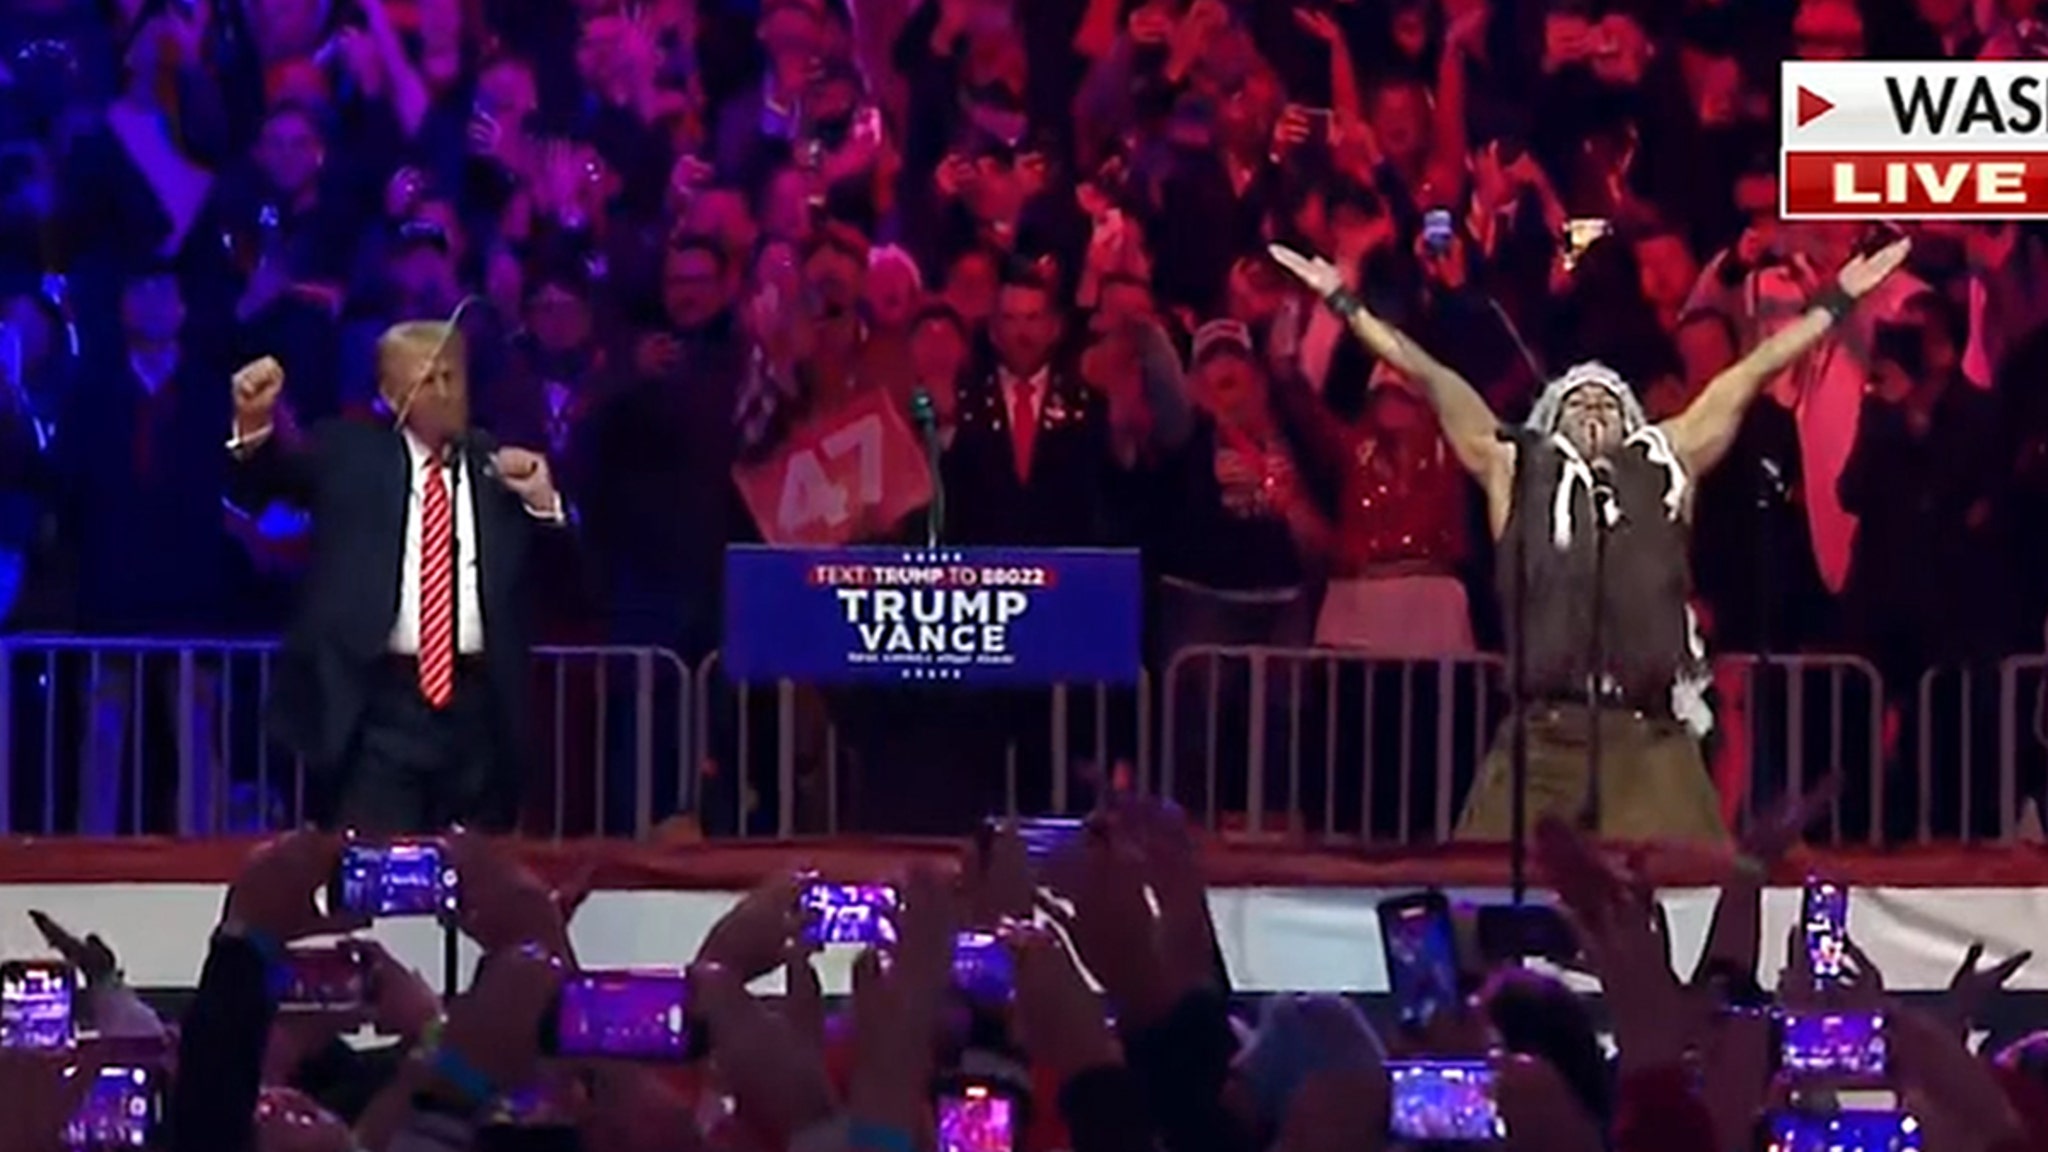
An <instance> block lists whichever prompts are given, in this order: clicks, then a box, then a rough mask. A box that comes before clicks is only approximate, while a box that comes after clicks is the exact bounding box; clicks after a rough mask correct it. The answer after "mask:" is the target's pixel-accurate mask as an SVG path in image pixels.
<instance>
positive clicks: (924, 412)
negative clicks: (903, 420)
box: [910, 388, 939, 434]
mask: <svg viewBox="0 0 2048 1152" xmlns="http://www.w3.org/2000/svg"><path fill="white" fill-rule="evenodd" d="M910 418H911V419H912V420H914V421H916V422H917V427H918V430H919V431H921V432H925V433H927V434H929V433H931V432H934V431H937V430H938V427H939V409H938V406H937V405H935V404H933V403H932V394H931V390H930V389H929V388H919V389H917V390H916V391H914V392H912V393H911V394H910Z"/></svg>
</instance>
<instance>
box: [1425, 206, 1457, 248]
mask: <svg viewBox="0 0 2048 1152" xmlns="http://www.w3.org/2000/svg"><path fill="white" fill-rule="evenodd" d="M1456 234H1457V230H1456V227H1455V225H1453V224H1452V223H1451V210H1450V209H1448V208H1431V209H1430V210H1429V211H1427V212H1424V213H1423V214H1422V246H1423V248H1424V249H1426V250H1427V251H1428V252H1429V254H1430V255H1432V256H1442V255H1443V254H1445V253H1446V252H1449V251H1450V250H1451V238H1452V237H1453V236H1455V235H1456Z"/></svg>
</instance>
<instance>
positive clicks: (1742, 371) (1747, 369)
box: [1663, 240, 1912, 478]
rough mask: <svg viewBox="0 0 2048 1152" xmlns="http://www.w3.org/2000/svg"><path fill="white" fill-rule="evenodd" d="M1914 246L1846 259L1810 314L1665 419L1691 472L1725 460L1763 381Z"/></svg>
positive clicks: (1697, 473)
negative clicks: (1744, 414) (1682, 408)
mask: <svg viewBox="0 0 2048 1152" xmlns="http://www.w3.org/2000/svg"><path fill="white" fill-rule="evenodd" d="M1911 250H1912V241H1910V240H1900V241H1897V242H1895V243H1893V244H1890V245H1887V246H1886V247H1884V248H1881V249H1879V250H1877V251H1876V252H1872V253H1868V254H1866V255H1863V256H1858V257H1856V258H1855V259H1853V260H1851V261H1849V262H1848V263H1847V264H1844V265H1843V266H1842V271H1841V273H1840V275H1838V276H1837V277H1836V279H1835V285H1834V287H1832V288H1830V289H1827V290H1825V291H1823V292H1821V293H1820V294H1819V295H1817V296H1815V297H1814V299H1813V300H1812V301H1811V302H1810V303H1809V305H1808V306H1807V309H1806V312H1805V314H1803V315H1801V316H1800V317H1799V319H1797V320H1794V321H1793V322H1792V323H1791V324H1788V325H1786V326H1785V327H1784V328H1781V329H1779V330H1778V331H1777V332H1776V333H1774V334H1772V335H1771V337H1770V338H1769V339H1767V340H1765V341H1764V342H1763V343H1761V344H1758V345H1757V346H1756V347H1755V348H1754V349H1752V350H1751V351H1750V353H1749V355H1747V356H1744V357H1743V358H1742V359H1740V360H1738V361H1736V362H1735V363H1734V364H1731V365H1729V366H1728V367H1727V368H1726V369H1725V370H1723V371H1722V372H1721V374H1720V375H1718V376H1716V377H1714V378H1713V379H1712V380H1710V381H1708V382H1707V386H1706V387H1705V388H1704V389H1702V390H1701V391H1700V394H1699V396H1698V397H1697V398H1695V399H1694V400H1693V402H1692V403H1691V404H1689V405H1687V406H1686V408H1685V411H1683V412H1680V413H1679V414H1678V415H1676V416H1673V417H1672V418H1671V419H1669V420H1667V421H1665V422H1664V425H1663V427H1664V434H1665V436H1666V437H1668V438H1669V439H1670V441H1671V448H1672V450H1673V451H1674V452H1676V453H1677V454H1678V459H1679V462H1680V463H1681V464H1683V465H1684V466H1685V470H1686V472H1687V474H1688V475H1691V476H1693V477H1694V478H1697V477H1699V476H1701V475H1702V474H1704V473H1705V472H1706V471H1707V470H1708V469H1710V468H1712V467H1713V466H1714V465H1716V464H1718V463H1720V462H1721V457H1723V456H1725V455H1727V453H1728V446H1729V445H1730V444H1732V443H1734V442H1735V433H1736V432H1737V431H1738V430H1740V429H1741V427H1742V416H1743V413H1745V412H1747V411H1749V405H1750V402H1751V401H1753V400H1755V399H1756V396H1757V393H1758V392H1760V391H1762V390H1763V386H1764V384H1765V383H1766V382H1767V381H1769V380H1770V379H1771V378H1772V377H1774V376H1776V375H1777V374H1778V373H1779V372H1781V371H1783V370H1784V369H1785V368H1786V366H1788V365H1790V364H1791V363H1792V362H1793V361H1794V360H1797V359H1798V358H1799V357H1800V355H1801V354H1803V353H1804V352H1805V351H1806V350H1807V349H1809V348H1811V347H1813V345H1814V342H1815V341H1818V340H1819V339H1820V338H1821V337H1822V336H1824V335H1826V334H1827V332H1828V330H1829V329H1831V328H1833V327H1834V326H1835V325H1836V324H1837V323H1839V322H1840V321H1841V319H1842V318H1843V317H1844V316H1846V315H1848V313H1849V310H1850V309H1851V308H1852V307H1854V306H1855V303H1856V301H1858V300H1860V299H1862V298H1863V297H1864V296H1866V295H1868V294H1869V293H1870V291H1871V290H1872V289H1874V288H1876V287H1877V286H1878V285H1879V284H1882V283H1884V280H1885V277H1887V276H1890V275H1891V274H1892V273H1893V272H1895V271H1897V270H1898V268H1899V265H1901V264H1903V263H1905V261H1906V254H1907V253H1908V252H1909V251H1911Z"/></svg>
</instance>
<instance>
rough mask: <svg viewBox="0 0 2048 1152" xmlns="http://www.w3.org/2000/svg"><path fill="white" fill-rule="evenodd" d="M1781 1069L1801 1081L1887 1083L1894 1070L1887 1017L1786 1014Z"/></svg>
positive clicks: (1879, 1014)
mask: <svg viewBox="0 0 2048 1152" xmlns="http://www.w3.org/2000/svg"><path fill="white" fill-rule="evenodd" d="M1778 1066H1779V1067H1780V1068H1781V1069H1783V1070H1784V1071H1786V1072H1792V1073H1796V1074H1798V1075H1801V1076H1840V1077H1849V1078H1854V1079H1882V1078H1883V1077H1885V1076H1886V1075H1888V1074H1889V1073H1890V1070H1891V1060H1890V1040H1889V1037H1888V1036H1887V1035H1886V1030H1885V1017H1884V1013H1882V1012H1787V1013H1784V1014H1783V1015H1781V1016H1779V1017H1778Z"/></svg>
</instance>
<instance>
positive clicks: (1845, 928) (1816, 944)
mask: <svg viewBox="0 0 2048 1152" xmlns="http://www.w3.org/2000/svg"><path fill="white" fill-rule="evenodd" d="M1799 922H1800V924H1801V925H1802V926H1803V929H1804V933H1803V934H1804V936H1805V938H1806V964H1807V967H1808V969H1810V970H1811V971H1812V973H1813V978H1814V980H1815V981H1816V982H1817V983H1824V984H1825V983H1833V982H1834V981H1837V980H1840V979H1841V978H1842V960H1843V958H1844V956H1846V955H1847V952H1848V941H1849V892H1848V890H1847V889H1846V888H1843V887H1842V886H1841V885H1839V884H1829V883H1827V882H1826V881H1822V880H1809V881H1807V882H1806V894H1805V896H1804V897H1803V898H1802V901H1801V904H1800V909H1799Z"/></svg>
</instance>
